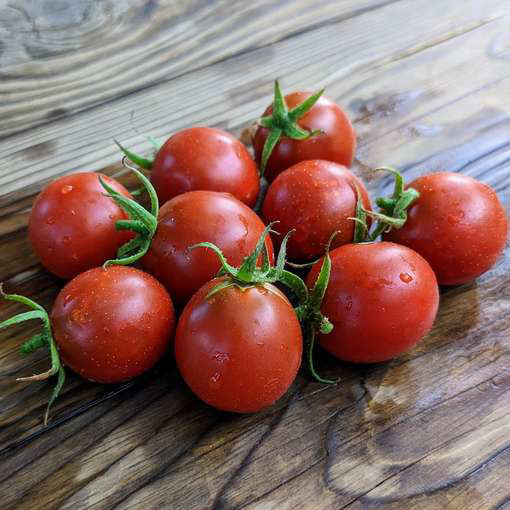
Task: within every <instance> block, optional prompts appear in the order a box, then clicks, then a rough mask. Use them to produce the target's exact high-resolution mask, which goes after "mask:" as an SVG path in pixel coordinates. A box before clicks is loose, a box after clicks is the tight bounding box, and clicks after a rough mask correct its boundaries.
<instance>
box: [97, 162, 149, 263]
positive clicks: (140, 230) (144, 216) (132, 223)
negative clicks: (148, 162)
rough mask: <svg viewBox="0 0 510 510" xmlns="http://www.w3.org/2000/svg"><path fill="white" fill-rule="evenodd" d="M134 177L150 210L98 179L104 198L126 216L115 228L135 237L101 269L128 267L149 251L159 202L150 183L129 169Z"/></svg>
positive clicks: (136, 171)
mask: <svg viewBox="0 0 510 510" xmlns="http://www.w3.org/2000/svg"><path fill="white" fill-rule="evenodd" d="M129 168H130V170H132V171H133V172H134V173H135V175H136V177H137V178H138V179H139V180H140V181H141V183H142V185H143V187H144V189H145V190H146V191H147V193H148V194H149V198H150V202H151V210H150V212H149V211H147V209H145V208H144V207H143V206H141V205H140V204H138V203H137V202H135V201H134V200H133V199H131V198H128V197H125V196H124V195H122V194H120V193H119V192H118V191H116V190H115V189H113V188H112V187H111V186H110V185H109V184H107V183H106V182H105V181H104V179H102V178H101V177H99V181H100V183H101V185H102V186H103V188H104V189H105V191H106V196H108V197H110V198H111V199H112V200H114V201H115V203H116V204H117V205H118V206H119V207H120V208H121V209H122V210H123V211H124V212H125V213H126V214H127V215H128V219H127V220H117V221H116V223H115V228H116V229H117V230H131V231H133V232H135V233H136V234H137V235H136V237H134V238H133V239H131V240H130V241H128V242H127V243H125V244H124V245H122V246H121V247H120V248H119V249H118V251H117V258H115V259H112V260H107V261H106V262H105V263H104V264H103V267H108V266H111V265H129V264H133V263H135V262H136V261H137V260H139V259H141V258H142V257H143V256H144V255H145V254H146V253H147V251H148V250H149V247H150V245H151V241H152V238H153V237H154V234H155V233H156V229H157V228H158V214H159V202H158V197H157V195H156V190H155V189H154V187H153V186H152V184H151V182H150V181H149V179H147V177H145V175H143V173H142V172H140V171H139V170H137V169H136V168H133V167H129Z"/></svg>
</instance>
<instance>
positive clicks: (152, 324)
mask: <svg viewBox="0 0 510 510" xmlns="http://www.w3.org/2000/svg"><path fill="white" fill-rule="evenodd" d="M50 319H51V325H52V329H53V335H54V338H55V342H56V344H57V345H58V348H59V353H60V356H61V359H62V361H63V362H64V363H65V364H66V365H67V366H69V367H70V368H71V369H72V370H73V371H74V372H76V373H77V374H79V375H81V376H82V377H84V378H86V379H90V380H92V381H96V382H101V383H118V382H122V381H127V380H129V379H132V378H134V377H136V376H138V375H140V374H142V373H144V372H146V371H147V370H149V369H150V368H151V367H152V366H153V365H154V364H155V363H156V362H157V361H158V360H159V359H160V358H161V356H162V355H163V353H164V352H165V350H166V349H167V347H168V345H169V343H170V341H171V339H172V336H173V332H174V327H175V315H174V307H173V303H172V299H171V298H170V296H169V294H168V293H167V291H166V290H165V288H164V287H163V285H161V284H160V283H159V282H158V281H157V280H156V279H155V278H153V277H152V276H151V275H149V274H147V273H145V272H143V271H141V270H139V269H135V268H132V267H125V266H109V267H107V268H94V269H90V270H89V271H86V272H85V273H82V274H80V275H79V276H77V277H76V278H74V279H73V280H71V281H70V282H68V283H67V285H65V286H64V288H63V289H62V290H61V291H60V293H59V294H58V296H57V298H56V300H55V303H54V305H53V308H52V311H51V315H50Z"/></svg>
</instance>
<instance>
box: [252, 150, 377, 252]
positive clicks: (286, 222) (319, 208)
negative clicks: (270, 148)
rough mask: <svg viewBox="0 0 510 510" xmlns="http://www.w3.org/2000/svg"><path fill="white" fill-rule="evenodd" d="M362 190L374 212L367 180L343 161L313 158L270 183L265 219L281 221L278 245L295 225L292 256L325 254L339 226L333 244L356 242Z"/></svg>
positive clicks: (275, 238)
mask: <svg viewBox="0 0 510 510" xmlns="http://www.w3.org/2000/svg"><path fill="white" fill-rule="evenodd" d="M357 190H359V192H360V195H361V200H362V203H363V206H364V208H365V209H366V210H369V211H370V210H371V204H370V198H369V195H368V192H367V190H366V187H365V185H364V184H363V182H362V181H361V180H360V179H358V177H356V176H355V175H354V174H353V173H352V172H350V171H349V170H348V169H347V168H345V167H344V166H342V165H338V164H336V163H332V162H330V161H324V160H307V161H301V162H300V163H297V164H295V165H293V166H291V167H290V168H288V169H287V170H285V171H283V172H282V173H281V174H279V175H278V177H277V178H276V179H275V180H274V181H273V182H272V183H271V185H270V186H269V189H268V191H267V194H266V197H265V199H264V203H263V206H262V216H263V218H264V221H265V222H266V223H270V222H272V221H278V224H277V225H276V229H277V230H278V232H279V233H280V234H282V235H280V236H273V237H272V239H273V243H275V246H276V247H278V246H279V243H280V242H281V239H282V237H283V235H285V234H286V233H287V232H290V231H291V230H294V232H293V233H292V235H291V237H290V238H289V241H288V244H287V255H288V258H289V260H291V261H293V262H307V261H310V260H313V259H316V258H318V257H320V256H322V255H324V249H325V246H326V244H327V242H328V239H329V238H330V237H331V235H332V234H333V232H335V231H337V232H338V233H337V235H336V236H335V238H334V240H333V244H332V247H333V248H336V247H338V246H341V245H343V244H346V243H351V242H353V237H354V228H355V222H354V220H353V219H352V218H353V217H355V216H356V203H357V200H358V196H357V193H358V192H357ZM367 226H368V227H369V226H370V218H368V221H367Z"/></svg>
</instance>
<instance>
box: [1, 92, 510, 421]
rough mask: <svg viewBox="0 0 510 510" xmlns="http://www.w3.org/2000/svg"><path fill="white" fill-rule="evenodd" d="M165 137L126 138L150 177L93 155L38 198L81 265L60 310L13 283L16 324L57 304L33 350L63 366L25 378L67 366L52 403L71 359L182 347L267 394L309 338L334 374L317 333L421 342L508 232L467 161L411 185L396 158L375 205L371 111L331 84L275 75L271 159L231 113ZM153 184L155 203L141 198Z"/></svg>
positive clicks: (129, 161) (262, 132)
mask: <svg viewBox="0 0 510 510" xmlns="http://www.w3.org/2000/svg"><path fill="white" fill-rule="evenodd" d="M151 141H152V142H153V144H154V146H155V151H154V152H155V154H154V156H153V157H151V158H148V157H142V156H140V155H137V154H135V153H133V152H131V151H129V150H127V149H125V148H124V147H122V146H121V147H120V148H121V149H122V151H123V152H124V159H123V162H124V164H125V165H126V166H128V167H129V168H132V170H133V171H134V172H135V173H136V175H137V177H138V178H139V180H140V181H141V183H142V184H143V187H142V188H141V189H139V190H137V191H136V192H133V193H130V192H129V191H128V190H127V189H125V188H124V187H123V186H122V185H121V184H120V183H118V182H117V181H115V180H114V179H112V178H109V177H107V176H105V175H101V174H98V173H75V174H71V175H68V176H65V177H62V178H59V179H57V180H56V181H54V182H52V183H50V184H49V185H48V186H47V187H46V188H45V189H43V191H42V192H41V193H40V194H39V196H38V197H37V198H36V200H35V202H34V204H33V208H32V212H31V216H30V223H29V236H30V240H31V243H32V246H33V249H34V251H35V253H36V254H37V256H38V257H39V260H40V261H41V263H42V265H43V266H44V267H45V268H46V269H48V270H49V271H51V272H52V273H54V274H55V275H57V276H59V277H61V278H63V279H67V280H70V281H69V282H68V283H67V284H66V285H65V286H64V287H63V288H62V290H61V291H60V293H59V295H58V297H57V298H56V301H55V303H54V305H53V308H52V310H51V313H50V314H49V315H48V314H47V312H46V311H45V310H44V309H43V308H42V307H41V306H39V305H38V304H37V303H35V302H33V301H32V300H30V299H28V298H26V297H23V296H20V295H16V294H5V293H4V294H3V296H4V298H5V299H7V300H11V301H18V302H20V303H22V304H24V305H26V306H28V307H29V308H30V309H31V310H30V311H28V312H24V313H20V314H18V315H16V316H14V317H12V318H11V319H8V320H6V321H4V322H3V323H1V324H0V327H7V326H9V325H11V324H16V323H18V322H22V321H25V320H29V319H39V320H41V321H42V330H41V332H40V333H37V334H36V335H34V336H33V337H32V338H31V339H29V340H28V341H27V342H26V343H25V344H24V345H23V346H22V351H23V352H25V353H28V352H32V351H34V350H35V349H38V348H48V349H49V351H50V355H51V367H50V369H49V370H48V371H47V372H45V373H44V374H37V375H34V376H31V377H25V378H21V380H41V379H44V378H46V377H50V376H53V375H56V376H57V377H58V379H57V384H56V386H55V388H54V391H53V394H52V397H51V400H50V404H51V403H52V402H53V400H54V399H55V398H56V397H57V395H58V393H59V391H60V389H61V387H62V385H63V383H64V379H65V372H64V368H63V364H65V365H67V366H68V367H69V368H71V369H72V370H73V371H75V372H76V373H78V374H80V375H81V376H83V377H85V378H87V379H90V380H92V381H98V382H102V383H118V382H121V381H126V380H129V379H131V378H133V377H136V376H138V375H140V374H141V373H143V372H145V371H147V370H148V369H149V368H151V367H152V366H153V365H154V364H155V363H156V362H157V361H158V360H159V359H160V358H161V356H162V355H163V354H164V353H165V351H166V350H168V349H173V350H174V352H175V358H176V362H177V367H178V369H179V371H180V373H181V374H182V377H183V378H184V380H185V381H186V383H187V384H188V385H189V387H190V388H191V390H192V391H193V392H194V393H195V394H196V395H197V396H198V397H199V398H201V399H202V400H204V401H205V402H207V403H208V404H210V405H212V406H215V407H217V408H219V409H222V410H227V411H235V412H242V413H246V412H255V411H258V410H260V409H262V408H264V407H266V406H269V405H271V404H272V403H274V402H275V401H276V400H277V399H278V398H280V397H281V396H282V395H283V394H284V393H285V391H286V390H287V389H288V388H289V386H290V385H291V384H292V382H293V380H294V378H295V377H296V374H297V372H298V370H299V367H300V365H301V360H302V357H303V352H305V359H306V360H307V362H308V365H309V368H310V370H311V373H312V375H314V376H315V377H316V378H317V379H318V380H319V381H324V382H331V381H328V380H325V379H323V378H322V377H321V376H320V375H319V374H318V373H317V371H316V370H315V368H314V365H313V347H314V342H315V340H316V339H317V341H318V342H319V344H320V345H321V346H322V347H323V348H324V349H325V350H327V351H328V352H330V353H331V354H333V355H334V356H336V357H337V358H338V359H340V360H346V361H351V362H360V363H371V362H379V361H384V360H388V359H390V358H392V357H394V356H397V355H399V354H400V353H402V352H403V351H405V350H407V349H409V348H410V347H412V346H413V345H414V344H416V343H417V342H418V341H419V340H420V339H421V338H422V337H423V336H424V335H425V334H426V333H427V332H428V331H429V330H430V328H431V327H432V324H433V322H434V320H435V317H436V313H437V309H438V305H439V290H438V284H439V285H458V284H462V283H465V282H469V281H471V280H473V279H474V278H476V277H478V276H479V275H481V274H482V273H484V272H485V271H487V270H488V269H489V268H490V267H491V266H492V265H493V264H494V263H495V262H496V260H497V258H498V257H499V256H500V254H501V253H502V251H503V249H504V246H505V243H506V238H507V230H508V225H507V218H506V214H505V211H504V209H503V207H502V205H501V203H500V202H499V200H498V197H497V195H496V194H495V193H494V191H493V190H492V189H491V188H490V187H488V186H486V185H485V184H482V183H480V182H478V181H476V180H474V179H472V178H470V177H467V176H464V175H461V174H455V173H433V174H428V175H424V176H422V177H420V178H419V179H417V180H415V181H413V182H411V183H410V184H409V185H407V186H406V185H405V184H404V182H403V180H402V176H401V175H400V174H399V173H398V172H397V171H395V170H393V169H386V170H387V171H388V172H391V173H392V174H393V176H394V178H395V189H394V192H393V193H392V195H391V196H389V197H380V198H378V199H377V200H376V201H375V204H376V205H377V211H376V210H374V209H372V202H371V199H370V197H369V194H368V192H367V190H366V188H365V186H364V184H363V182H362V181H361V180H360V179H358V178H357V177H356V176H355V175H354V174H352V173H351V172H350V171H349V170H348V167H349V166H350V165H351V164H352V161H353V158H354V154H355V148H356V136H355V132H354V129H353V127H352V125H351V123H350V121H349V119H348V118H347V116H346V114H345V113H344V112H343V111H342V109H341V108H340V107H339V106H338V105H337V104H335V103H334V102H332V101H330V100H328V99H326V98H325V97H324V96H323V95H322V91H320V92H318V93H316V94H311V93H305V92H296V93H293V94H290V95H288V96H286V97H283V95H282V92H281V90H280V87H279V85H278V83H276V84H275V96H274V101H273V104H272V105H271V106H270V107H269V108H268V109H267V110H266V111H265V112H264V113H263V115H262V117H261V118H260V119H259V120H258V123H257V125H256V130H254V131H252V135H251V141H252V144H253V149H254V154H255V159H254V158H253V157H252V156H251V154H250V152H249V151H248V149H247V148H246V147H245V145H243V144H242V143H241V142H240V141H239V140H237V139H236V138H234V137H233V136H231V135H230V134H228V133H226V132H223V131H221V130H219V129H214V128H208V127H194V128H190V129H185V130H183V131H180V132H178V133H176V134H174V135H173V136H171V137H170V138H169V139H168V140H167V141H166V142H165V143H163V144H161V143H159V142H158V141H157V140H154V139H151ZM133 165H135V166H133ZM146 174H150V179H149V178H147V176H146ZM262 174H263V175H264V177H265V179H266V180H267V182H268V184H269V185H268V188H267V192H265V193H262V192H261V186H260V183H261V176H262ZM142 192H147V193H148V197H149V200H148V201H147V203H148V202H149V201H150V210H149V209H148V208H145V207H144V206H142V205H141V204H140V203H138V202H137V201H136V200H135V198H134V196H135V195H138V194H141V193H142ZM160 205H161V209H160V208H159V207H160ZM255 211H258V212H259V213H260V215H259V214H258V213H257V212H255ZM274 247H275V248H277V250H276V251H277V256H276V257H275V251H274ZM131 264H136V265H138V266H139V267H140V268H141V269H140V268H137V267H131ZM308 270H309V272H308V275H307V276H306V278H305V279H304V280H303V279H302V278H301V276H303V274H304V273H305V272H306V271H308ZM175 310H177V312H179V313H176V311H175ZM177 315H178V320H176V316H177Z"/></svg>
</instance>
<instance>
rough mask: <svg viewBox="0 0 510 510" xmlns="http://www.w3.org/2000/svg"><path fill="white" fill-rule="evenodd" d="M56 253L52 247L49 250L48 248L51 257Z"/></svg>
mask: <svg viewBox="0 0 510 510" xmlns="http://www.w3.org/2000/svg"><path fill="white" fill-rule="evenodd" d="M54 251H55V250H54V249H53V248H51V247H49V248H48V253H49V254H50V255H52V254H53V252H54Z"/></svg>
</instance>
